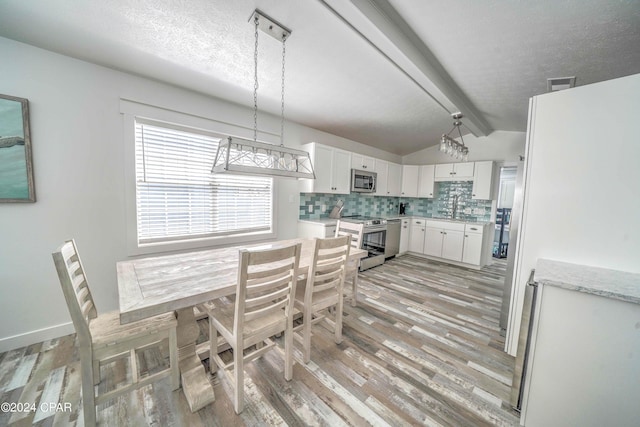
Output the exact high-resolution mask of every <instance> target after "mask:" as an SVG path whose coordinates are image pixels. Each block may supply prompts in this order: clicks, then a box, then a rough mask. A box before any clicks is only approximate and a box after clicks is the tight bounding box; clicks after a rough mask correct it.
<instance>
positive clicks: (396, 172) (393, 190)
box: [387, 162, 402, 197]
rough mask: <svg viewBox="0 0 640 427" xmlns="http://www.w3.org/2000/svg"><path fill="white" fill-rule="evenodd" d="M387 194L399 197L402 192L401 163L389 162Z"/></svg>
mask: <svg viewBox="0 0 640 427" xmlns="http://www.w3.org/2000/svg"><path fill="white" fill-rule="evenodd" d="M388 165H389V176H388V177H387V196H393V197H400V196H401V193H402V165H399V164H397V163H391V162H389V164H388Z"/></svg>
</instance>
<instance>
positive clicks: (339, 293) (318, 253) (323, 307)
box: [294, 236, 351, 363]
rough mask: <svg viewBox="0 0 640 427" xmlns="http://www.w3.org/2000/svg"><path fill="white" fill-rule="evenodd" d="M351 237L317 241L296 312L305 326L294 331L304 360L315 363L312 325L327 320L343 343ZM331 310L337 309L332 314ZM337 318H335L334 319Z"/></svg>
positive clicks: (298, 292)
mask: <svg viewBox="0 0 640 427" xmlns="http://www.w3.org/2000/svg"><path fill="white" fill-rule="evenodd" d="M350 239H351V237H350V236H339V237H330V238H327V239H316V240H315V247H314V253H313V262H312V263H311V265H310V266H309V271H308V273H307V276H306V278H304V279H301V280H300V281H299V282H298V286H297V289H296V297H295V308H296V312H298V313H302V323H300V324H299V325H297V326H296V327H295V328H294V331H295V332H296V339H297V340H298V341H300V342H301V343H302V349H303V360H304V362H305V363H309V361H310V360H311V326H312V325H314V324H316V323H318V322H320V321H322V320H324V321H325V322H326V323H327V324H329V326H330V327H331V328H332V329H333V332H334V338H335V342H336V344H340V343H341V342H342V300H343V285H344V278H345V272H346V263H347V260H348V259H349V249H350V248H351V245H350V243H349V240H350ZM329 308H334V310H332V311H331V313H333V316H331V313H330V312H329ZM331 317H333V319H331Z"/></svg>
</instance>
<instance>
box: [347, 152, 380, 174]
mask: <svg viewBox="0 0 640 427" xmlns="http://www.w3.org/2000/svg"><path fill="white" fill-rule="evenodd" d="M377 161H381V160H377ZM375 164H376V159H374V158H373V157H367V156H363V155H362V154H356V153H352V154H351V168H352V169H360V170H364V171H373V170H374V169H375Z"/></svg>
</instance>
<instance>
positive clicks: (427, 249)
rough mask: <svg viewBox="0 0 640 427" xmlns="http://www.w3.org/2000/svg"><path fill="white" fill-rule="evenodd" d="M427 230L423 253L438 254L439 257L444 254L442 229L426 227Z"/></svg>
mask: <svg viewBox="0 0 640 427" xmlns="http://www.w3.org/2000/svg"><path fill="white" fill-rule="evenodd" d="M425 230H426V231H425V239H424V248H423V250H422V253H424V254H425V255H431V256H437V257H438V258H439V257H440V256H441V255H442V239H443V238H444V235H443V234H442V229H441V228H436V227H426V229H425Z"/></svg>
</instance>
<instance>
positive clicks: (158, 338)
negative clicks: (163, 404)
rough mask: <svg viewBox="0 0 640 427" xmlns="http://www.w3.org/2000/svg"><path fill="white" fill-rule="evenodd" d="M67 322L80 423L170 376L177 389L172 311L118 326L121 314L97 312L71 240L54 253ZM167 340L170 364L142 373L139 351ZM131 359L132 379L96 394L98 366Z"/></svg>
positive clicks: (87, 423) (91, 422)
mask: <svg viewBox="0 0 640 427" xmlns="http://www.w3.org/2000/svg"><path fill="white" fill-rule="evenodd" d="M52 255H53V261H54V263H55V266H56V270H57V272H58V278H59V279H60V284H61V286H62V292H63V293H64V297H65V300H66V302H67V306H68V308H69V313H70V314H71V320H72V321H73V326H74V328H75V330H76V334H77V345H78V351H79V353H80V369H81V376H82V402H83V412H84V425H85V426H94V425H96V406H97V405H99V404H101V403H103V402H105V401H107V400H109V399H112V398H114V397H116V396H120V395H121V394H124V393H128V392H130V391H132V390H135V389H138V388H140V387H143V386H145V385H147V384H150V383H152V382H155V381H159V380H161V379H163V378H166V377H168V376H170V377H171V385H172V388H173V390H177V389H178V388H180V377H179V375H180V374H179V368H178V347H177V337H176V326H177V324H178V322H177V321H176V318H175V315H174V314H173V313H167V314H162V315H159V316H154V317H150V318H148V319H145V320H141V321H138V322H133V323H128V324H126V325H121V324H120V313H119V312H117V311H112V312H108V313H103V314H100V315H99V314H98V312H97V310H96V307H95V304H94V302H93V298H92V296H91V291H90V290H89V284H88V281H87V276H86V274H85V271H84V267H83V265H82V261H81V260H80V256H79V255H78V250H77V247H76V244H75V241H74V240H69V241H67V242H65V243H64V244H63V245H61V246H60V247H59V248H58V249H57V250H56V251H55V252H53V254H52ZM167 339H168V340H169V367H168V368H167V369H164V370H161V371H158V372H155V373H153V374H149V375H147V376H144V377H141V376H140V373H139V372H138V358H137V351H139V350H142V349H145V348H148V347H151V346H154V345H159V344H160V343H161V342H162V341H163V340H167ZM127 356H128V357H129V358H130V361H129V366H130V369H131V383H130V384H127V385H125V386H121V387H118V388H116V389H114V390H110V391H108V392H106V393H103V394H100V395H98V394H97V387H95V386H96V385H97V384H99V383H100V365H101V364H105V363H110V362H112V361H114V360H117V359H118V358H122V357H127Z"/></svg>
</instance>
